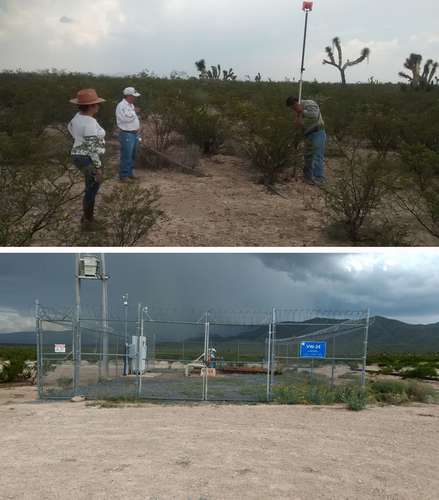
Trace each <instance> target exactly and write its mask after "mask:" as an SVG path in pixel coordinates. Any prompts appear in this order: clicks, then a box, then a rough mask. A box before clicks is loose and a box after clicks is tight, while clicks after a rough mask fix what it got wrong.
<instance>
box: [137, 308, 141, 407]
mask: <svg viewBox="0 0 439 500" xmlns="http://www.w3.org/2000/svg"><path fill="white" fill-rule="evenodd" d="M137 322H138V323H137V328H138V329H137V356H136V377H137V397H138V398H139V397H140V376H139V374H140V358H139V356H140V345H139V344H140V332H141V330H142V304H139V305H138V306H137Z"/></svg>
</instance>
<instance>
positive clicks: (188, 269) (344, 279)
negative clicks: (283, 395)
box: [0, 250, 439, 331]
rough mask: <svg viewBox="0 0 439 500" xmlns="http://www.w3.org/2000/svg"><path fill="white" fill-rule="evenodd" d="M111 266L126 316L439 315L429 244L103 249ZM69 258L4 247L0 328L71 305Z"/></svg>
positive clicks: (94, 303)
mask: <svg viewBox="0 0 439 500" xmlns="http://www.w3.org/2000/svg"><path fill="white" fill-rule="evenodd" d="M107 264H108V272H109V274H110V281H109V303H110V311H111V314H112V315H113V316H118V317H120V316H121V315H122V308H123V306H122V294H123V293H125V292H128V293H129V302H130V315H131V316H135V314H136V308H137V303H139V302H141V303H142V304H144V305H148V306H151V307H153V310H155V309H154V308H157V307H158V308H163V309H172V310H175V311H178V312H176V314H182V312H184V311H186V314H190V315H192V316H194V315H195V314H199V313H202V312H203V311H206V310H207V309H211V308H214V309H231V310H241V309H242V310H247V309H251V310H256V311H270V309H271V308H272V307H279V308H288V309H324V310H333V311H337V310H347V309H350V310H364V309H365V308H368V307H369V308H370V309H371V312H372V314H374V315H383V316H390V317H396V318H402V319H405V320H409V321H413V322H427V321H437V320H438V319H439V311H438V308H437V290H438V289H439V271H438V270H439V265H438V264H439V252H435V251H430V252H428V251H424V250H419V251H415V252H407V251H403V250H401V251H392V252H380V253H365V254H279V255H275V254H108V255H107ZM74 265H75V262H74V255H70V254H19V255H14V254H0V331H7V330H11V329H14V328H20V329H23V328H24V325H30V326H29V328H31V326H32V319H31V318H32V312H33V304H34V300H35V299H37V298H38V299H39V300H40V302H41V303H42V304H44V305H49V306H53V307H63V306H71V305H73V304H74V300H75V282H74ZM82 292H83V293H82V302H83V304H84V307H85V306H87V307H92V308H95V309H96V310H98V309H99V304H100V289H99V284H98V283H96V282H86V283H83V285H82ZM188 311H189V312H188ZM192 316H191V318H192ZM26 318H27V319H26ZM24 319H26V321H24ZM192 319H193V318H192Z"/></svg>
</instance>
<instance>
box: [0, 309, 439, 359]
mask: <svg viewBox="0 0 439 500" xmlns="http://www.w3.org/2000/svg"><path fill="white" fill-rule="evenodd" d="M313 321H315V320H313ZM324 321H325V322H327V323H334V324H335V323H337V321H336V320H327V319H325V320H324ZM242 330H243V331H242V332H241V333H238V334H237V333H236V329H235V330H234V334H233V335H229V334H228V331H227V327H225V328H221V331H220V332H216V330H215V327H213V326H212V328H211V340H212V342H213V343H216V344H218V345H219V344H221V343H222V342H230V341H239V342H260V343H264V341H265V338H266V337H267V327H266V326H261V327H256V328H253V329H249V327H243V329H242ZM313 330H315V327H312V326H310V327H309V328H306V327H303V326H297V325H294V324H289V325H282V324H279V325H277V337H278V338H282V337H285V338H287V337H294V336H297V335H299V334H300V335H303V334H306V333H307V331H308V332H311V331H313ZM48 335H49V336H48V337H46V342H47V343H65V344H68V345H69V344H71V333H66V332H50V333H49V334H48ZM185 340H190V339H185ZM192 340H197V341H200V338H199V337H198V338H197V339H192ZM362 340H363V338H362V335H361V333H360V334H359V335H358V334H356V335H346V336H341V337H337V339H336V341H337V346H338V347H337V351H338V352H339V353H344V352H346V353H347V352H349V351H350V352H353V350H355V352H358V351H359V350H361V343H362ZM2 344H3V345H11V344H16V345H29V344H35V332H14V333H4V334H0V345H2ZM369 352H370V353H377V352H413V353H429V352H430V353H431V352H439V323H434V324H429V325H410V324H408V323H404V322H402V321H398V320H394V319H388V318H384V317H381V316H376V317H374V318H372V320H371V326H370V329H369Z"/></svg>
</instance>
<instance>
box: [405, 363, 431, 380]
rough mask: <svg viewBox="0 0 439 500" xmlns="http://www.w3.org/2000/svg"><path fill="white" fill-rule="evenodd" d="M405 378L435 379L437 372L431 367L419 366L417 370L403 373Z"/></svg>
mask: <svg viewBox="0 0 439 500" xmlns="http://www.w3.org/2000/svg"><path fill="white" fill-rule="evenodd" d="M401 375H402V377H403V378H435V377H437V370H436V368H435V367H434V366H431V365H418V366H417V367H416V368H410V369H408V370H403V371H402V372H401Z"/></svg>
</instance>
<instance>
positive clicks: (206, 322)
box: [203, 312, 210, 401]
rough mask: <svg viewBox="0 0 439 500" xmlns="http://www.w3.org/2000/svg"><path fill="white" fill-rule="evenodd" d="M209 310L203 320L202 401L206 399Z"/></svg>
mask: <svg viewBox="0 0 439 500" xmlns="http://www.w3.org/2000/svg"><path fill="white" fill-rule="evenodd" d="M209 328H210V324H209V312H206V319H205V322H204V367H205V368H204V376H203V401H207V364H208V352H209Z"/></svg>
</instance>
